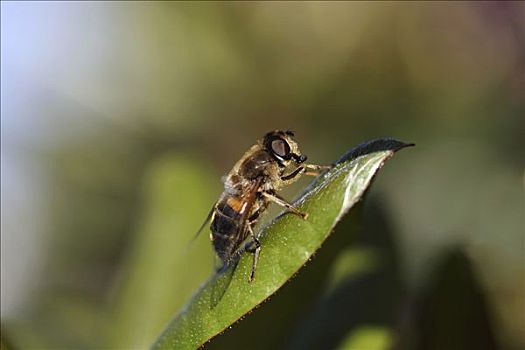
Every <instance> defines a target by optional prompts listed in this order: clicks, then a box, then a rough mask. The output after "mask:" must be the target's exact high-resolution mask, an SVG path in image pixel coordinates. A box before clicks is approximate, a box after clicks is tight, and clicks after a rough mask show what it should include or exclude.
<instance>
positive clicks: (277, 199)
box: [262, 192, 308, 220]
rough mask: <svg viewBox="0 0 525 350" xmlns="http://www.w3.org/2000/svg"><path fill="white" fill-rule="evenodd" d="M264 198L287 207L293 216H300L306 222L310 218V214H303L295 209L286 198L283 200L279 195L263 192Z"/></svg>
mask: <svg viewBox="0 0 525 350" xmlns="http://www.w3.org/2000/svg"><path fill="white" fill-rule="evenodd" d="M262 194H263V196H265V197H266V198H268V199H269V200H270V201H272V202H274V203H276V204H279V205H280V206H283V207H285V208H286V209H288V210H289V211H290V212H291V213H292V214H295V215H297V216H300V217H301V218H303V219H304V220H306V219H307V218H308V213H305V212H302V211H300V210H299V209H297V208H296V207H294V206H293V205H292V204H290V203H288V202H287V201H286V200H285V199H284V198H281V197H280V196H279V195H277V194H272V193H268V192H262Z"/></svg>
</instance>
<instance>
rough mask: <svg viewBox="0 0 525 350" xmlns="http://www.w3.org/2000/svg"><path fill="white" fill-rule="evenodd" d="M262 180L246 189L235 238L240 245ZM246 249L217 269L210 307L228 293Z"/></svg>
mask: <svg viewBox="0 0 525 350" xmlns="http://www.w3.org/2000/svg"><path fill="white" fill-rule="evenodd" d="M261 183H262V181H261V180H257V181H256V182H255V183H254V184H253V185H252V186H250V188H249V190H248V191H246V201H245V204H244V207H243V209H242V212H241V218H240V222H239V228H238V229H237V232H236V233H235V237H236V238H235V239H236V241H237V242H238V244H239V245H240V244H241V243H242V242H243V241H244V240H245V239H246V237H247V231H248V230H247V226H246V225H247V223H248V218H249V216H250V213H251V211H252V208H253V204H254V203H255V199H256V198H257V191H258V190H259V187H260V186H261ZM244 251H245V248H244V246H243V247H241V248H240V249H237V251H236V252H235V253H234V254H233V256H232V257H231V259H230V260H229V261H228V262H227V263H225V264H223V266H222V267H221V268H220V269H219V270H217V273H216V275H215V279H214V285H213V287H212V291H211V299H210V308H211V309H213V308H215V306H217V304H218V303H219V302H220V301H221V299H222V297H223V296H224V294H225V293H226V290H227V289H228V287H229V286H230V283H231V280H232V277H233V274H234V272H235V270H236V269H237V264H238V263H239V258H240V255H241V254H242V253H243V252H244Z"/></svg>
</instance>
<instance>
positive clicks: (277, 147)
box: [272, 139, 290, 158]
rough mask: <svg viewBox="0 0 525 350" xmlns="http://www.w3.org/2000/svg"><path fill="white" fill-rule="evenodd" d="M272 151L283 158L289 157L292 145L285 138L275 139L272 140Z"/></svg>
mask: <svg viewBox="0 0 525 350" xmlns="http://www.w3.org/2000/svg"><path fill="white" fill-rule="evenodd" d="M272 151H273V153H275V154H276V155H277V156H279V157H281V158H287V157H288V156H289V154H290V146H289V145H288V143H287V142H286V141H284V140H283V139H275V140H273V141H272Z"/></svg>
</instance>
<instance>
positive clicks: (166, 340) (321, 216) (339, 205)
mask: <svg viewBox="0 0 525 350" xmlns="http://www.w3.org/2000/svg"><path fill="white" fill-rule="evenodd" d="M407 146H411V144H405V143H403V142H400V141H397V140H393V139H382V140H376V141H371V142H369V143H366V144H363V145H360V146H358V147H356V148H355V149H353V150H351V151H349V152H347V153H346V154H345V155H344V156H343V157H342V158H341V159H340V160H339V161H337V162H336V164H335V166H334V167H333V168H332V169H331V170H330V171H328V172H327V173H325V174H324V175H322V176H320V177H318V178H316V179H315V180H314V181H313V182H312V184H311V185H309V186H308V187H307V189H306V190H305V192H304V193H303V194H302V195H301V196H300V197H299V199H298V200H297V201H295V205H296V206H297V207H298V208H300V209H301V210H303V211H305V212H307V213H308V214H309V216H308V220H306V221H305V220H302V219H300V218H298V217H297V216H295V215H289V214H286V213H283V214H281V215H279V216H278V217H277V218H276V219H275V220H273V221H272V222H271V223H270V224H269V225H267V226H266V227H264V228H263V229H262V230H261V232H260V242H261V245H262V249H261V255H260V258H259V264H258V266H257V271H256V273H255V281H253V282H252V283H249V282H248V276H249V273H250V269H251V264H252V260H253V258H252V255H251V254H243V255H242V256H241V258H240V261H239V264H238V266H237V268H236V269H235V271H233V272H232V273H233V276H232V278H231V282H230V284H229V286H228V287H227V290H226V291H225V293H224V295H222V298H221V299H220V301H219V302H218V304H217V305H213V303H212V302H211V300H212V294H213V293H214V291H216V290H217V289H221V287H220V285H219V284H221V283H224V275H222V276H219V278H217V276H212V277H211V278H210V279H209V280H208V281H207V282H206V283H205V284H204V286H203V287H202V288H201V289H200V290H199V291H198V292H197V293H196V294H195V295H194V297H193V298H192V300H191V301H190V302H189V303H188V304H187V305H186V307H185V308H183V310H182V311H181V312H180V313H179V314H178V315H177V316H176V317H175V318H174V319H173V320H172V321H171V323H170V324H169V325H168V326H167V328H166V329H165V330H164V332H163V333H162V334H161V335H160V336H159V338H158V339H157V341H156V343H155V344H154V345H153V349H194V348H198V347H199V346H201V345H202V344H204V343H205V342H207V341H208V340H209V339H211V338H212V337H214V336H215V335H217V334H218V333H220V332H222V331H224V330H225V329H226V328H228V327H229V326H231V325H232V324H233V323H234V322H236V321H237V320H239V319H240V318H242V317H243V316H244V315H246V314H247V313H249V312H250V311H251V310H253V309H254V308H255V307H257V306H258V305H259V304H261V303H262V302H263V301H265V300H266V299H267V298H268V297H270V296H271V295H272V294H273V293H275V292H276V291H277V290H278V289H279V288H281V287H282V286H283V285H284V284H285V283H286V282H287V281H288V280H290V279H291V278H292V277H293V276H294V275H295V274H296V273H297V271H298V270H299V269H300V268H301V267H302V266H303V265H304V264H305V263H306V262H307V261H308V260H309V259H311V258H312V255H313V254H314V253H315V252H316V251H317V250H318V249H319V248H320V247H321V245H322V244H323V242H324V241H325V240H326V238H327V237H328V236H329V235H330V233H331V232H332V230H333V228H334V227H335V225H336V224H337V223H338V222H339V221H340V220H341V218H342V217H343V216H344V215H345V214H346V213H347V212H348V211H349V210H350V208H352V206H353V205H354V204H355V203H356V202H358V201H359V200H360V199H361V198H362V197H363V195H364V193H365V191H366V189H367V188H368V187H369V185H370V183H371V181H372V179H373V177H374V175H375V174H376V172H377V171H378V170H379V169H380V168H381V167H382V165H383V164H384V162H385V161H386V160H387V159H389V158H390V157H392V155H393V154H394V152H396V151H397V150H399V149H402V148H404V147H407ZM225 275H226V274H225Z"/></svg>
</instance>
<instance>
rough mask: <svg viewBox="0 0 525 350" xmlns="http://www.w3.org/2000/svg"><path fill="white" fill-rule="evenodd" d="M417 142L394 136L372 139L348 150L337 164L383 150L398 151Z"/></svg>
mask: <svg viewBox="0 0 525 350" xmlns="http://www.w3.org/2000/svg"><path fill="white" fill-rule="evenodd" d="M415 145H416V144H415V143H406V142H403V141H399V140H396V139H393V138H382V139H377V140H372V141H368V142H364V143H361V144H359V145H358V146H356V147H354V148H352V149H351V150H349V151H348V152H346V153H345V154H344V155H343V156H342V157H341V158H339V159H338V160H337V161H336V162H335V164H339V163H343V162H347V161H350V160H353V159H355V158H357V157H360V156H363V155H365V154H370V153H375V152H381V151H391V152H397V151H399V150H400V149H403V148H406V147H413V146H415Z"/></svg>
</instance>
